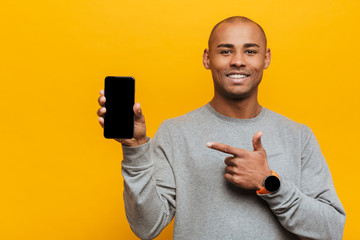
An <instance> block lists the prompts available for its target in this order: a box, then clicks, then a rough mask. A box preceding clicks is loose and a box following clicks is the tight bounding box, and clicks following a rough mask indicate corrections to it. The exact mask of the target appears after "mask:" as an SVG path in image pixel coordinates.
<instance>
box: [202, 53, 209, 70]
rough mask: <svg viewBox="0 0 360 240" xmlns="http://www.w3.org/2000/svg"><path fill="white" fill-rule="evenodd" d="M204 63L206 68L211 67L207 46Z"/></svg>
mask: <svg viewBox="0 0 360 240" xmlns="http://www.w3.org/2000/svg"><path fill="white" fill-rule="evenodd" d="M203 65H204V67H205V68H206V69H208V70H209V69H210V56H209V49H207V48H205V50H204V54H203Z"/></svg>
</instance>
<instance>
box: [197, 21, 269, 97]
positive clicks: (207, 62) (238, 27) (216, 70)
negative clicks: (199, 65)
mask: <svg viewBox="0 0 360 240" xmlns="http://www.w3.org/2000/svg"><path fill="white" fill-rule="evenodd" d="M265 45H266V43H265V38H264V35H263V33H262V31H261V30H260V29H259V28H258V26H257V25H255V24H254V23H251V22H240V21H238V22H233V23H227V22H225V23H222V24H220V25H219V26H218V27H217V28H216V30H215V31H214V33H213V36H212V39H211V40H210V46H209V48H210V49H209V50H208V49H205V51H204V56H203V63H204V66H205V68H206V69H210V70H211V73H212V77H213V81H214V87H215V95H216V94H220V95H221V96H222V97H225V98H231V99H243V98H248V97H250V96H252V95H253V94H256V93H257V88H258V85H259V84H260V82H261V79H262V75H263V70H264V69H266V68H267V67H268V66H269V64H270V57H271V54H270V49H266V46H265Z"/></svg>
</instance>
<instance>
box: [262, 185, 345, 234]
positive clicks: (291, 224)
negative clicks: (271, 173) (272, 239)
mask: <svg viewBox="0 0 360 240" xmlns="http://www.w3.org/2000/svg"><path fill="white" fill-rule="evenodd" d="M322 195H326V196H327V197H326V198H323V197H322ZM261 197H262V198H263V199H264V200H266V201H267V202H268V204H269V206H270V208H271V210H272V211H273V213H274V214H275V215H276V216H277V217H278V219H279V221H280V223H281V224H282V225H283V227H284V228H286V229H287V230H288V231H290V232H292V233H294V234H296V235H297V236H299V237H300V238H302V239H324V240H325V239H326V240H327V239H335V240H337V239H342V235H343V230H344V225H345V212H344V209H343V207H342V205H341V203H340V201H339V200H338V198H337V196H336V193H335V190H333V189H331V188H329V189H325V190H324V192H323V193H320V195H319V196H317V198H313V197H309V196H307V195H305V194H304V193H302V192H301V191H300V190H299V189H298V188H297V187H296V186H295V184H293V183H292V182H291V181H287V180H286V179H282V180H281V187H280V189H279V191H278V192H276V193H272V194H266V195H261ZM326 199H328V200H326Z"/></svg>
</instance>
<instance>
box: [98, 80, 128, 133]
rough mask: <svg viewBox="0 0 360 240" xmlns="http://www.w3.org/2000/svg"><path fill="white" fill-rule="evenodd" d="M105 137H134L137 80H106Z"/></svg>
mask: <svg viewBox="0 0 360 240" xmlns="http://www.w3.org/2000/svg"><path fill="white" fill-rule="evenodd" d="M104 91H105V98H106V102H105V108H106V113H105V115H104V137H105V138H124V139H130V138H133V136H134V111H133V106H134V101H135V79H134V78H133V77H113V76H108V77H106V78H105V88H104Z"/></svg>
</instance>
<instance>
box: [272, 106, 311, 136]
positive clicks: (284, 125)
mask: <svg viewBox="0 0 360 240" xmlns="http://www.w3.org/2000/svg"><path fill="white" fill-rule="evenodd" d="M266 122H267V123H269V124H273V125H277V127H278V128H281V129H284V130H291V131H300V132H303V131H304V132H309V131H310V132H311V129H310V128H309V127H308V126H306V125H305V124H303V123H299V122H297V121H294V120H292V119H290V118H288V117H286V116H284V115H282V114H280V113H277V112H274V111H272V110H269V109H266Z"/></svg>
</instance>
